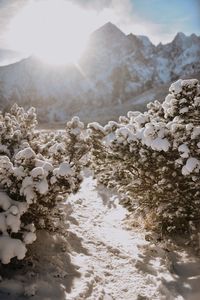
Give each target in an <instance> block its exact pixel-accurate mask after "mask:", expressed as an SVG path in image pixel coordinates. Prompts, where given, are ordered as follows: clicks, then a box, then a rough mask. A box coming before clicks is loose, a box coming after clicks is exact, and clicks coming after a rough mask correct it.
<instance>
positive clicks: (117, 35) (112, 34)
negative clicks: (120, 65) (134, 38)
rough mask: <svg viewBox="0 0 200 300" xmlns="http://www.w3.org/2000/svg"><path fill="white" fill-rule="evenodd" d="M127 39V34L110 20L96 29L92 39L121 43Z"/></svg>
mask: <svg viewBox="0 0 200 300" xmlns="http://www.w3.org/2000/svg"><path fill="white" fill-rule="evenodd" d="M126 40H127V36H126V35H125V33H123V32H122V31H121V30H120V29H119V28H118V27H117V26H116V25H114V24H113V23H111V22H108V23H106V24H104V25H103V26H101V27H100V28H98V29H97V30H96V31H94V32H93V33H92V35H91V38H90V41H92V42H93V41H95V42H96V41H98V42H101V43H103V44H104V43H108V42H109V43H121V42H125V41H126Z"/></svg>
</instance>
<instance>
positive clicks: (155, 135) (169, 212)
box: [89, 79, 200, 233]
mask: <svg viewBox="0 0 200 300" xmlns="http://www.w3.org/2000/svg"><path fill="white" fill-rule="evenodd" d="M169 92H170V93H169V95H168V96H167V97H166V98H165V101H164V102H163V103H162V104H161V103H160V102H159V101H155V102H153V103H150V104H148V110H147V111H146V112H144V113H140V112H129V113H128V115H127V117H120V119H119V122H118V123H116V122H109V123H108V124H107V125H106V126H105V127H101V126H98V125H97V124H89V128H90V129H89V131H90V136H91V141H92V142H93V151H92V156H93V166H94V169H95V170H96V176H97V177H98V178H99V181H100V182H101V183H104V184H106V185H107V186H108V187H111V188H114V189H115V190H116V191H117V192H119V193H120V194H121V195H122V199H123V200H122V202H123V203H124V205H126V206H127V207H128V208H129V209H130V210H131V211H134V215H135V216H137V217H138V218H139V220H140V221H141V217H142V220H144V222H145V224H146V226H147V227H148V228H149V227H150V228H153V229H156V230H158V231H160V232H162V233H163V232H165V233H166V232H168V233H169V232H172V231H179V230H181V231H188V232H191V231H192V230H194V229H195V228H197V227H198V225H199V224H200V86H199V84H198V81H197V80H195V79H193V80H178V81H177V82H175V83H173V84H172V85H171V87H170V89H169Z"/></svg>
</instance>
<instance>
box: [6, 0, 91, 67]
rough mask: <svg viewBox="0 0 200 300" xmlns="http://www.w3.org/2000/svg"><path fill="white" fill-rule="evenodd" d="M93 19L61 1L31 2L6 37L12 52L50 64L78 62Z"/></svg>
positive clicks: (70, 4) (14, 20) (15, 20)
mask: <svg viewBox="0 0 200 300" xmlns="http://www.w3.org/2000/svg"><path fill="white" fill-rule="evenodd" d="M92 19H94V16H93V15H92V13H91V12H90V11H86V10H84V9H81V8H80V7H78V6H76V5H74V4H72V3H71V2H67V1H64V0H56V1H55V0H48V1H46V0H41V1H37V2H35V1H31V2H29V4H28V5H26V6H25V7H24V8H23V9H22V10H21V12H20V13H18V15H16V16H15V17H14V18H13V20H12V22H11V24H10V30H9V33H8V36H7V39H8V42H9V44H10V45H11V47H12V48H15V49H17V50H18V51H21V52H24V53H30V54H33V55H35V56H37V57H39V58H40V59H41V60H43V61H44V62H46V63H49V64H66V63H73V62H77V60H78V59H79V57H80V55H81V53H82V52H83V50H84V48H85V46H86V43H87V40H88V37H89V34H90V33H91V31H92V29H91V22H92Z"/></svg>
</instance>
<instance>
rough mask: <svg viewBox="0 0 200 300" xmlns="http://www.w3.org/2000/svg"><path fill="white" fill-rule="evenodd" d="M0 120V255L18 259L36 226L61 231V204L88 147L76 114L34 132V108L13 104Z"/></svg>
mask: <svg viewBox="0 0 200 300" xmlns="http://www.w3.org/2000/svg"><path fill="white" fill-rule="evenodd" d="M0 119H1V132H0V139H1V141H0V142H1V155H0V188H1V191H0V260H1V261H2V262H3V263H9V262H10V260H11V259H12V258H13V257H15V256H17V258H18V259H22V258H24V256H25V253H26V244H31V243H32V242H33V241H35V239H36V231H37V230H38V229H45V230H47V231H59V232H61V231H62V229H63V228H64V225H65V224H64V208H63V205H62V203H64V200H65V198H66V196H67V195H68V194H70V193H73V192H76V191H77V190H78V188H79V186H80V183H81V181H82V177H81V175H80V171H81V158H82V157H83V156H84V155H85V154H86V153H87V151H88V149H89V146H88V141H87V138H86V137H85V135H84V133H83V129H84V125H83V123H82V122H80V121H79V119H78V118H77V117H75V118H73V119H72V121H70V122H68V123H67V127H66V131H64V132H62V134H61V133H45V132H39V131H36V130H35V125H36V115H35V112H34V109H30V110H29V111H28V112H25V111H24V110H23V109H22V108H19V107H18V106H17V105H15V106H14V107H13V108H12V109H11V112H10V113H9V114H6V115H5V116H4V115H2V114H1V115H0Z"/></svg>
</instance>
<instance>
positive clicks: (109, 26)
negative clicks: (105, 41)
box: [93, 22, 125, 35]
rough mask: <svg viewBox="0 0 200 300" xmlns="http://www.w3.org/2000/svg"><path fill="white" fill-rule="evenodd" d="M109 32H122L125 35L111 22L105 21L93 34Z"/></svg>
mask: <svg viewBox="0 0 200 300" xmlns="http://www.w3.org/2000/svg"><path fill="white" fill-rule="evenodd" d="M102 32H103V33H109V34H116V33H118V34H122V35H125V34H124V33H123V32H122V31H121V30H120V29H119V28H118V27H117V26H116V25H115V24H113V23H111V22H107V23H105V24H104V25H103V26H101V27H100V28H98V29H97V30H96V31H95V32H94V33H93V34H97V33H102Z"/></svg>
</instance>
